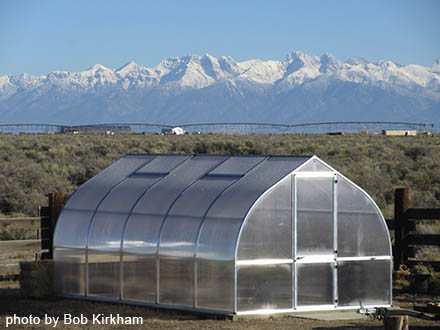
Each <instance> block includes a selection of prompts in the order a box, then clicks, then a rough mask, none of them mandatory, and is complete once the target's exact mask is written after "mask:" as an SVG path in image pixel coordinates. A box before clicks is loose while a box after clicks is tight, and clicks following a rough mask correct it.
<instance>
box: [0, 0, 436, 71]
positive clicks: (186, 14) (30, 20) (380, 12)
mask: <svg viewBox="0 0 440 330" xmlns="http://www.w3.org/2000/svg"><path fill="white" fill-rule="evenodd" d="M439 17H440V1H437V0H431V1H428V0H417V1H416V0H414V1H405V0H399V1H394V0H387V1H384V0H381V1H378V0H368V1H367V0H364V1H355V0H352V1H345V0H338V1H336V0H335V1H324V0H322V1H315V0H304V1H293V0H287V1H284V0H273V1H268V0H267V1H260V0H252V1H246V0H235V1H229V0H222V1H218V0H216V1H209V0H204V1H199V0H186V1H185V0H181V1H177V0H174V1H173V0H163V1H157V0H156V1H148V0H145V1H140V0H139V1H133V0H124V1H122V0H121V1H112V0H106V1H101V0H94V1H91V0H87V1H84V0H71V1H68V0H59V1H45V0H39V1H31V0H29V1H24V0H13V1H11V0H1V1H0V75H5V74H21V73H22V72H27V73H30V74H35V75H40V74H45V73H47V72H50V71H54V70H67V71H82V70H85V69H86V68H88V67H90V66H92V65H93V64H96V63H100V64H103V65H105V66H107V67H110V68H118V67H120V66H122V65H123V64H125V63H127V62H128V61H130V60H134V61H135V62H137V63H138V64H142V65H145V66H155V65H157V64H158V63H159V62H160V61H161V60H162V59H164V58H167V57H174V56H183V55H190V54H199V55H203V54H205V53H209V54H212V55H214V56H222V55H226V56H232V57H233V58H235V59H236V60H239V61H242V60H247V59H252V58H260V59H282V58H284V57H285V56H286V55H287V54H288V53H289V52H291V51H294V50H301V51H304V52H306V53H308V54H311V55H322V54H323V53H325V52H329V53H332V54H334V55H335V56H336V57H338V58H340V59H342V60H346V59H348V58H350V57H364V58H365V59H367V60H369V61H373V62H374V61H377V60H379V59H386V60H392V61H396V62H399V63H402V64H410V63H417V64H422V65H427V66H431V65H432V64H433V62H434V61H435V59H437V58H439V57H440V37H439V35H440V19H439Z"/></svg>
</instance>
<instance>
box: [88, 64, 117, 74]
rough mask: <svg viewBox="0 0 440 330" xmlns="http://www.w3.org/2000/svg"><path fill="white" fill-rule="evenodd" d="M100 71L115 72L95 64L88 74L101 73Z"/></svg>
mask: <svg viewBox="0 0 440 330" xmlns="http://www.w3.org/2000/svg"><path fill="white" fill-rule="evenodd" d="M100 71H113V70H112V69H109V68H106V67H105V66H103V65H101V64H95V65H93V66H91V67H90V68H88V69H87V70H86V72H90V73H96V72H100Z"/></svg>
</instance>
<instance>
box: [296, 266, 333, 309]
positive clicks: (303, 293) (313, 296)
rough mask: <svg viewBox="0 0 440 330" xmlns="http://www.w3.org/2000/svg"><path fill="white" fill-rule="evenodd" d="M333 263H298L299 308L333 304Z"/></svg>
mask: <svg viewBox="0 0 440 330" xmlns="http://www.w3.org/2000/svg"><path fill="white" fill-rule="evenodd" d="M333 268H334V264H333V263H316V264H315V263H313V264H306V263H303V264H302V263H297V264H296V269H297V303H298V306H308V305H331V304H333Z"/></svg>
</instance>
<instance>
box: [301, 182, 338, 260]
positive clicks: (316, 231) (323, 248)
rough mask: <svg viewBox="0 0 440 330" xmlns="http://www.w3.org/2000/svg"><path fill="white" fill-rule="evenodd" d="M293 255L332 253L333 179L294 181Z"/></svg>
mask: <svg viewBox="0 0 440 330" xmlns="http://www.w3.org/2000/svg"><path fill="white" fill-rule="evenodd" d="M296 187H297V227H296V228H297V255H299V256H304V255H314V254H332V253H333V178H332V177H325V178H319V177H311V178H306V177H297V178H296Z"/></svg>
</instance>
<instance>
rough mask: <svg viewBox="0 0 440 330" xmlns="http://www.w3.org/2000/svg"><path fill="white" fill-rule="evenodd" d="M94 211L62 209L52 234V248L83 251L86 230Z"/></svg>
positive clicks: (85, 242)
mask: <svg viewBox="0 0 440 330" xmlns="http://www.w3.org/2000/svg"><path fill="white" fill-rule="evenodd" d="M93 213H94V211H87V210H74V209H68V208H64V209H63V211H62V212H61V215H60V217H59V218H58V221H57V227H56V230H55V233H54V238H53V244H54V248H55V249H56V248H58V247H61V248H77V249H85V247H86V244H87V229H88V227H89V223H90V220H91V219H92V216H93Z"/></svg>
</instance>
